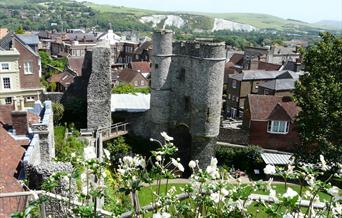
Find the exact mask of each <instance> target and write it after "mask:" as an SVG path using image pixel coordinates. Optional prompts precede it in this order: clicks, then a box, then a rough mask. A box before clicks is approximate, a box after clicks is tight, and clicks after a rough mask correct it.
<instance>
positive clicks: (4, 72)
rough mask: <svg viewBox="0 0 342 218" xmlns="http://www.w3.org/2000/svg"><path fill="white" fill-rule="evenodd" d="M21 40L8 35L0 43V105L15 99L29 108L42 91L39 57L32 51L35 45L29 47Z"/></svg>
mask: <svg viewBox="0 0 342 218" xmlns="http://www.w3.org/2000/svg"><path fill="white" fill-rule="evenodd" d="M22 39H23V38H22V37H21V38H20V37H18V36H17V35H13V34H8V35H7V36H5V37H4V38H3V39H2V40H1V41H0V45H1V47H2V50H0V104H12V101H13V99H15V98H16V99H18V100H20V99H22V100H23V101H24V105H25V107H30V106H32V104H33V102H34V101H35V100H38V99H39V94H40V93H41V92H42V91H43V88H41V87H40V77H41V63H40V57H39V55H38V54H37V52H35V51H34V50H33V48H35V44H30V45H31V46H29V45H27V44H26V43H25V42H24V41H23V40H22ZM32 46H33V47H32Z"/></svg>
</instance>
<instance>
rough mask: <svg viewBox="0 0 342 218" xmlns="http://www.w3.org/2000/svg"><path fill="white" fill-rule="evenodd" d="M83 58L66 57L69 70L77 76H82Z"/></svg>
mask: <svg viewBox="0 0 342 218" xmlns="http://www.w3.org/2000/svg"><path fill="white" fill-rule="evenodd" d="M83 62H84V57H68V65H69V68H70V69H71V70H73V71H74V72H75V73H76V74H77V76H81V75H82V67H83Z"/></svg>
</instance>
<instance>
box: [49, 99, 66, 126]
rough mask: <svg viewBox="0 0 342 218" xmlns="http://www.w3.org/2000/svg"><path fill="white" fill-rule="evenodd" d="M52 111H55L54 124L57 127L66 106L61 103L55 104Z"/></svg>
mask: <svg viewBox="0 0 342 218" xmlns="http://www.w3.org/2000/svg"><path fill="white" fill-rule="evenodd" d="M52 110H53V122H54V123H55V125H56V124H59V122H60V121H61V119H62V117H63V114H64V106H63V105H62V104H61V103H53V104H52Z"/></svg>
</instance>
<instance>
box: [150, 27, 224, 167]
mask: <svg viewBox="0 0 342 218" xmlns="http://www.w3.org/2000/svg"><path fill="white" fill-rule="evenodd" d="M172 36H173V34H172V32H171V31H167V30H163V31H161V32H155V33H154V35H153V54H152V72H151V79H152V82H151V88H152V91H151V110H150V118H151V136H152V137H154V138H160V132H162V131H166V132H168V133H170V134H171V135H172V136H174V137H175V144H176V145H177V146H178V147H179V149H180V154H181V156H182V158H183V159H185V160H186V161H188V160H189V159H190V158H191V159H197V160H200V162H202V165H206V164H208V163H209V162H210V158H211V156H213V154H214V145H215V141H216V137H217V136H218V134H219V127H220V115H221V107H222V89H223V76H224V64H225V59H226V57H225V44H224V43H217V42H209V41H192V42H174V43H173V42H172Z"/></svg>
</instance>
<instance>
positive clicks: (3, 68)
mask: <svg viewBox="0 0 342 218" xmlns="http://www.w3.org/2000/svg"><path fill="white" fill-rule="evenodd" d="M1 70H9V64H8V63H2V64H1Z"/></svg>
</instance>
